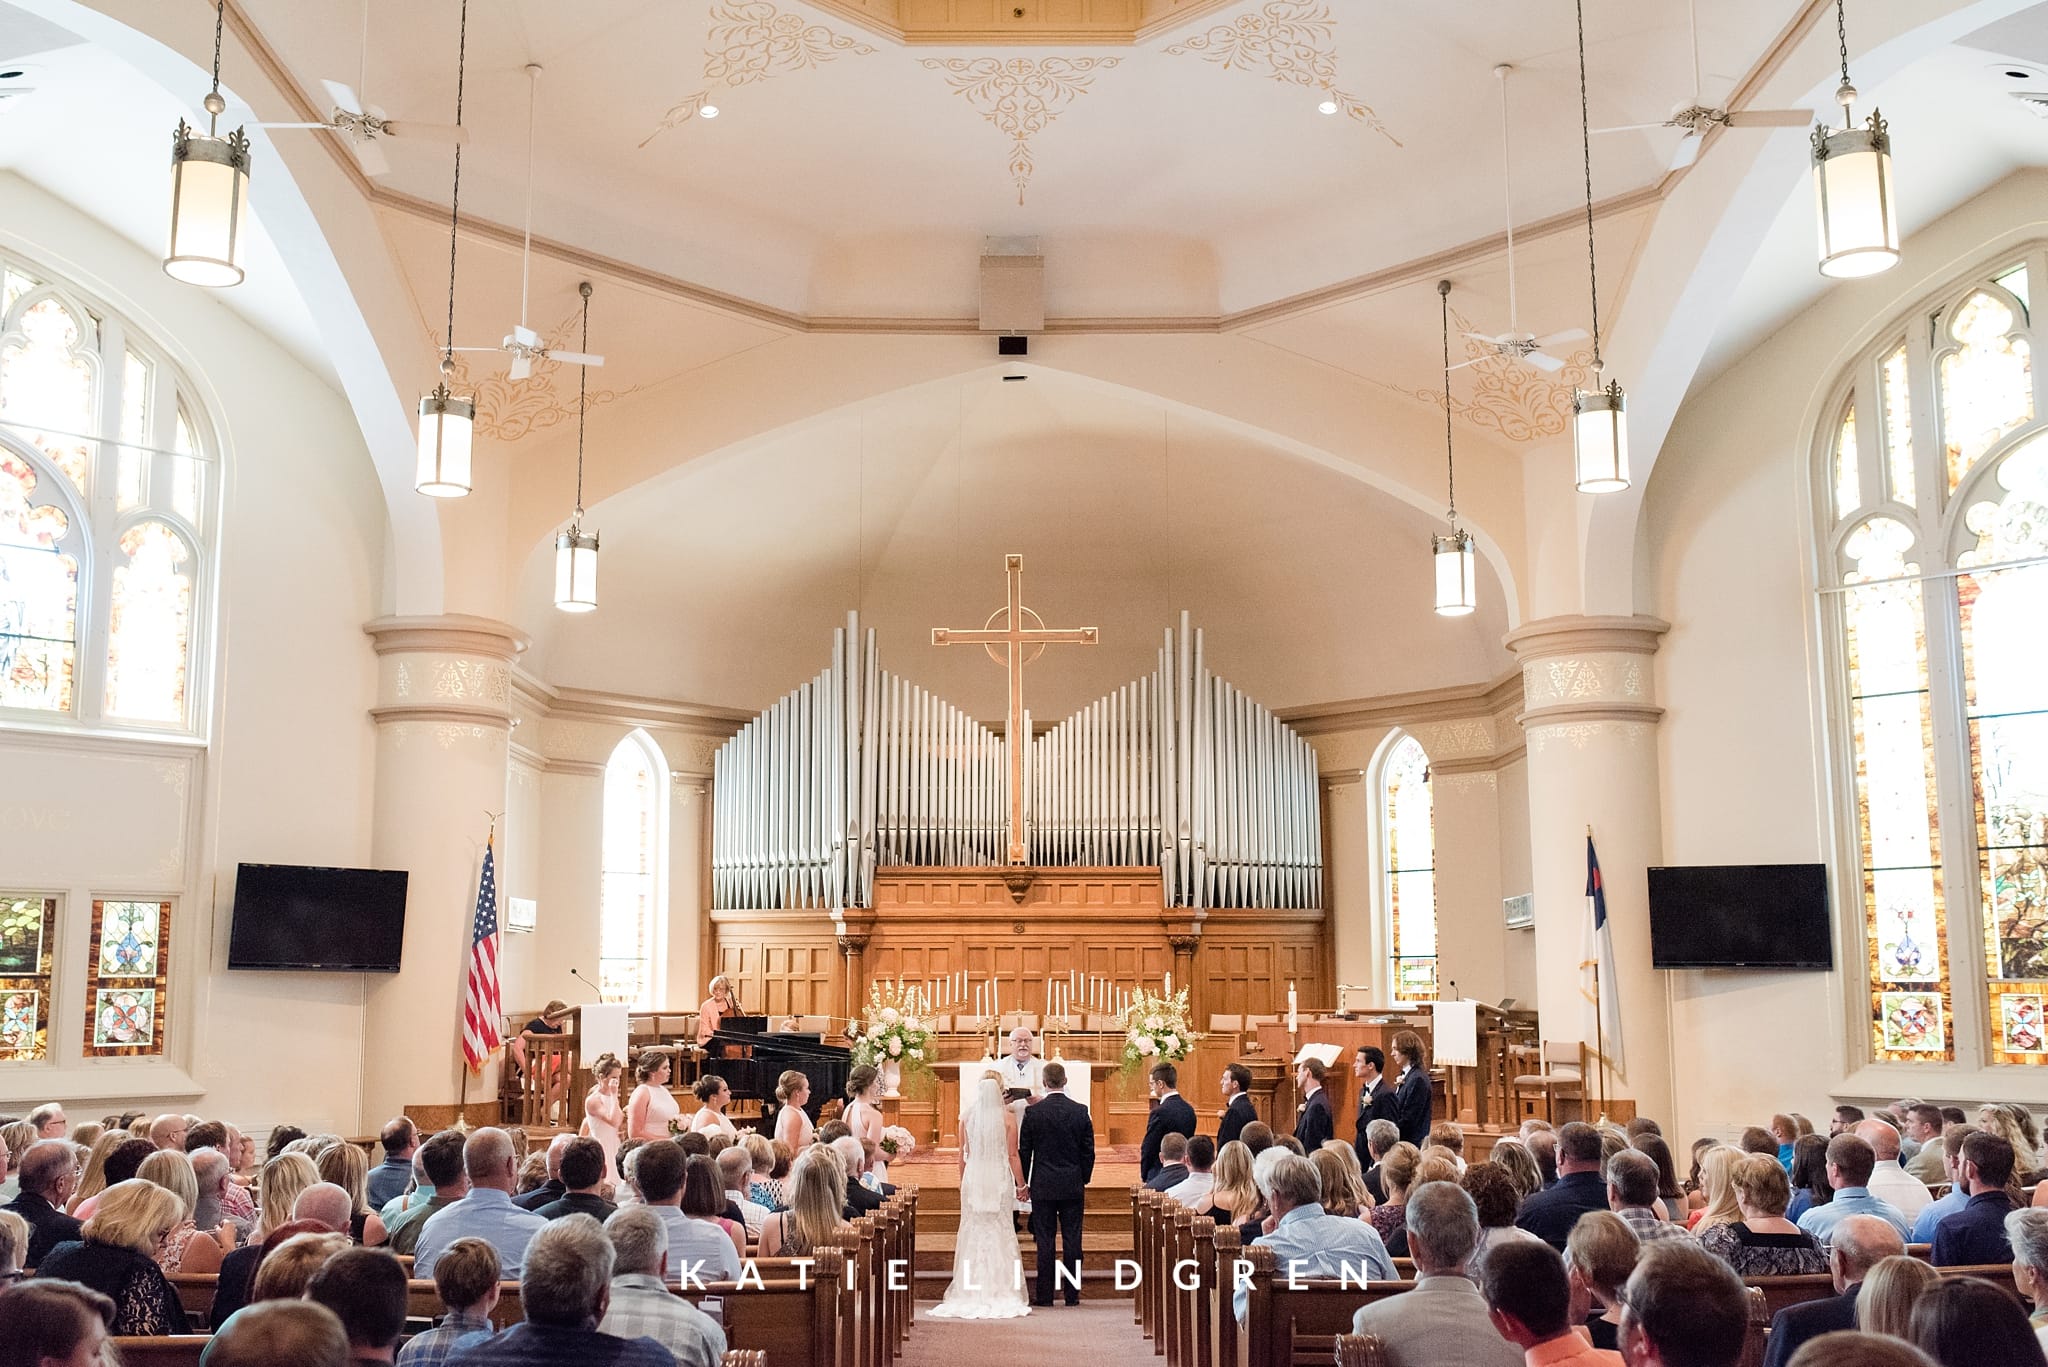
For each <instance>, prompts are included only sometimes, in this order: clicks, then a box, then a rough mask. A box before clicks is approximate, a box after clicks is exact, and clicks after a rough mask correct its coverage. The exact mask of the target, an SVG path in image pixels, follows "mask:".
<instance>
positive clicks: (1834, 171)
mask: <svg viewBox="0 0 2048 1367" xmlns="http://www.w3.org/2000/svg"><path fill="white" fill-rule="evenodd" d="M1835 33H1836V36H1837V38H1838V39H1839V41H1840V44H1841V50H1842V84H1841V85H1840V86H1839V87H1838V88H1837V89H1836V90H1835V103H1836V104H1838V105H1840V106H1841V107H1842V126H1841V127H1840V128H1837V129H1835V130H1833V131H1832V132H1830V131H1829V129H1828V127H1827V125H1826V124H1820V123H1817V124H1815V125H1814V126H1813V193H1814V200H1815V207H1816V209H1817V213H1816V217H1815V222H1816V224H1817V225H1818V227H1819V229H1820V273H1821V274H1822V275H1827V276H1833V277H1835V278H1837V279H1853V278H1855V277H1857V276H1863V275H1876V274H1878V273H1879V272H1880V271H1888V270H1890V269H1891V268H1892V267H1893V266H1896V265H1898V264H1899V210H1898V204H1897V202H1896V201H1895V200H1894V199H1893V196H1892V139H1891V129H1890V126H1889V125H1887V124H1886V123H1885V121H1884V115H1883V114H1881V113H1879V112H1878V111H1877V110H1875V109H1873V110H1871V111H1870V117H1869V119H1867V120H1865V121H1864V123H1863V126H1862V127H1860V128H1859V127H1858V126H1857V124H1856V118H1855V115H1854V114H1853V113H1852V112H1851V110H1852V108H1853V106H1854V105H1855V103H1856V87H1855V86H1854V85H1852V84H1850V82H1849V25H1848V19H1847V17H1846V15H1845V14H1844V12H1843V0H1835Z"/></svg>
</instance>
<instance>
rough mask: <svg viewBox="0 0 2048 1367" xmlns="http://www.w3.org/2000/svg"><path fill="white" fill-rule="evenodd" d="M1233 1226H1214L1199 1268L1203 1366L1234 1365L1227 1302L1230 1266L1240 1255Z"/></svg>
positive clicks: (1232, 1320) (1233, 1329)
mask: <svg viewBox="0 0 2048 1367" xmlns="http://www.w3.org/2000/svg"><path fill="white" fill-rule="evenodd" d="M1241 1238H1242V1236H1241V1235H1240V1234H1239V1233H1238V1231H1237V1226H1235V1225H1218V1226H1216V1233H1215V1236H1214V1237H1213V1239H1212V1240H1211V1242H1210V1257H1209V1260H1208V1262H1207V1263H1206V1264H1205V1265H1204V1266H1203V1268H1202V1289H1201V1295H1202V1298H1203V1299H1204V1300H1205V1301H1207V1302H1208V1304H1209V1357H1208V1361H1207V1362H1206V1363H1205V1364H1203V1367H1238V1353H1237V1347H1238V1345H1237V1307H1236V1306H1235V1305H1233V1304H1232V1302H1231V1275H1232V1274H1231V1269H1232V1268H1233V1267H1234V1266H1235V1265H1236V1263H1237V1260H1238V1259H1239V1258H1240V1257H1242V1256H1243V1255H1244V1249H1243V1247H1242V1246H1241V1244H1240V1239H1241Z"/></svg>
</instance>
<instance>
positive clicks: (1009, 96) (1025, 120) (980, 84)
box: [924, 57, 1118, 204]
mask: <svg viewBox="0 0 2048 1367" xmlns="http://www.w3.org/2000/svg"><path fill="white" fill-rule="evenodd" d="M1117 62H1118V59H1117V58H1115V57H1045V58H1030V57H1012V58H1010V59H1008V60H1007V61H1005V60H1003V59H1001V58H997V57H927V58H925V59H924V65H925V66H926V68H928V69H929V70H932V71H943V72H945V73H946V84H947V85H949V86H951V87H952V89H953V91H954V93H955V94H957V95H960V96H961V97H962V98H964V99H965V100H966V101H967V103H969V104H970V105H972V106H974V108H975V110H976V111H978V112H979V113H980V114H981V116H982V117H983V118H985V119H987V120H988V121H989V122H990V123H992V124H994V125H995V126H996V127H997V128H999V129H1001V130H1002V132H1003V134H1004V136H1006V137H1008V138H1009V139H1010V179H1011V181H1013V182H1014V183H1015V184H1016V186H1017V202H1018V203H1019V204H1022V203H1023V202H1024V191H1025V189H1026V188H1027V187H1028V186H1029V185H1030V184H1031V172H1032V171H1033V170H1034V169H1035V165H1036V163H1035V162H1034V161H1033V160H1032V156H1031V139H1032V138H1033V137H1034V136H1035V135H1037V134H1039V133H1042V132H1044V131H1045V129H1046V128H1047V127H1049V126H1050V125H1051V123H1052V121H1053V120H1054V119H1056V118H1058V117H1059V116H1060V112H1061V111H1062V110H1063V109H1065V108H1066V106H1068V105H1070V104H1072V103H1073V102H1074V101H1075V100H1078V99H1080V98H1081V97H1082V96H1083V95H1085V94H1087V93H1088V90H1089V87H1091V86H1092V85H1094V83H1095V73H1096V72H1097V71H1106V70H1108V69H1109V68H1111V67H1113V66H1115V65H1117Z"/></svg>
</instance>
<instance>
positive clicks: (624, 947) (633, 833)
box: [597, 736, 661, 1007]
mask: <svg viewBox="0 0 2048 1367" xmlns="http://www.w3.org/2000/svg"><path fill="white" fill-rule="evenodd" d="M659 782H660V778H659V776H658V775H657V774H656V772H655V769H654V765H653V762H652V761H651V760H650V758H649V757H648V754H647V751H646V749H645V747H644V746H642V744H641V743H640V742H639V741H638V740H636V739H635V738H633V737H630V736H629V737H627V738H626V739H625V740H623V741H621V742H620V743H619V746H618V748H617V749H616V750H614V751H613V752H612V757H611V760H610V762H609V763H607V764H606V765H605V771H604V866H603V872H602V878H601V883H600V887H599V893H598V964H597V978H598V984H599V991H600V992H601V993H602V994H603V996H604V998H605V1000H606V1001H613V1002H625V1003H627V1004H628V1005H632V1006H642V1007H644V1006H649V1005H652V1002H651V1000H650V998H651V995H652V993H653V988H654V982H653V971H652V969H653V960H654V926H655V917H656V915H657V914H658V909H657V908H656V906H655V904H654V903H655V889H656V886H657V860H658V857H659V852H660V838H661V832H660V830H659V829H658V826H659V820H660V812H661V803H660V796H661V794H660V790H659V788H658V787H657V786H656V785H657V784H658V783H659Z"/></svg>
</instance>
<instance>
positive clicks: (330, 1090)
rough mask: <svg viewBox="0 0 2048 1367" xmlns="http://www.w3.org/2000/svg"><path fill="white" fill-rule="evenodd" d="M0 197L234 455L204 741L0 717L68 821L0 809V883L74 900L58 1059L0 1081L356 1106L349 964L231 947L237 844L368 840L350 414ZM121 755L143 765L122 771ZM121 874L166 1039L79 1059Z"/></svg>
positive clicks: (255, 338)
mask: <svg viewBox="0 0 2048 1367" xmlns="http://www.w3.org/2000/svg"><path fill="white" fill-rule="evenodd" d="M0 195H4V198H5V200H6V203H7V207H8V212H7V216H6V218H5V219H4V221H0V242H5V243H6V244H7V245H8V246H9V247H10V248H12V249H13V250H16V251H18V252H20V253H21V254H22V255H24V256H26V257H29V258H31V259H34V260H39V261H41V262H43V263H45V264H46V265H47V266H48V267H49V268H50V269H51V270H52V271H53V272H57V273H60V274H63V275H66V276H68V277H70V278H71V279H73V280H74V281H75V282H76V283H77V284H78V285H79V286H80V287H81V288H82V289H84V290H86V291H87V292H89V293H93V294H96V295H98V296H99V297H100V298H102V299H103V300H105V301H106V302H107V304H108V305H109V306H110V307H112V308H114V309H115V310H117V311H118V312H120V313H122V314H124V315H125V316H126V317H127V318H128V319H129V320H130V321H131V323H132V324H133V325H134V326H136V327H138V328H141V329H143V330H145V331H147V332H148V333H149V334H150V335H151V336H152V338H153V339H154V340H155V341H157V342H158V343H159V344H161V345H163V346H164V347H165V348H166V349H168V350H169V351H170V352H171V354H172V355H173V356H174V357H175V358H176V359H177V360H178V361H179V363H180V365H181V366H182V367H183V369H184V370H185V373H186V375H187V377H188V378H189V379H191V380H192V381H193V383H194V384H195V386H197V388H198V390H199V391H200V393H202V394H203V395H204V396H205V400H206V403H207V406H208V408H209V411H210V413H211V415H212V417H213V420H214V422H215V425H216V426H217V428H218V429H219V431H220V432H221V434H222V444H223V448H224V475H225V478H224V480H223V481H222V485H223V488H222V507H221V511H220V518H221V522H220V525H221V528H222V539H221V547H220V560H219V570H220V575H219V582H220V584H221V591H220V603H219V618H218V628H217V635H216V636H215V637H214V639H215V641H216V642H217V644H218V651H217V672H216V675H215V678H216V689H215V697H214V699H213V707H212V712H211V719H210V722H209V725H210V731H211V743H210V744H209V745H207V746H206V748H205V749H204V750H203V751H200V750H196V749H193V748H191V747H183V748H180V747H164V746H160V745H151V744H146V743H141V742H136V741H133V740H127V739H120V740H109V741H94V742H91V743H89V744H81V743H80V742H77V741H67V740H64V739H61V738H60V739H56V740H49V739H40V738H30V737H27V736H24V735H22V734H21V733H19V732H9V731H0V773H8V774H11V775H22V774H24V772H25V770H26V769H27V767H28V765H29V764H30V763H31V760H30V758H29V757H30V756H34V757H35V760H34V762H36V763H39V764H40V765H41V766H42V771H43V772H47V773H50V774H51V775H53V782H54V783H55V784H56V785H57V786H55V787H54V788H45V789H44V790H43V792H44V793H45V795H46V796H47V801H45V802H44V803H43V804H42V805H44V806H45V807H46V808H48V809H49V814H51V815H54V816H57V817H59V818H62V817H64V816H65V814H66V813H67V812H68V813H69V816H70V818H71V820H72V825H71V833H70V836H69V838H68V839H66V840H64V841H62V842H53V841H50V840H48V839H44V838H40V837H38V836H37V835H36V834H35V832H34V831H33V830H32V829H27V828H24V827H23V826H21V825H18V824H11V823H0V883H6V884H8V885H10V886H18V885H20V884H21V883H23V882H24V881H25V882H27V883H28V884H29V885H30V886H34V887H38V888H44V889H48V890H50V891H56V892H59V893H61V894H62V895H63V896H64V897H65V899H66V905H65V910H64V913H63V927H62V931H61V938H60V948H59V955H58V959H57V964H56V972H57V977H58V982H59V990H58V992H57V994H56V995H57V1012H58V1014H57V1016H56V1017H55V1018H54V1019H53V1021H52V1032H53V1036H55V1037H56V1038H55V1040H54V1043H55V1044H56V1046H57V1048H56V1058H55V1060H54V1061H53V1062H52V1063H50V1064H48V1065H42V1064H38V1065H23V1066H20V1067H13V1066H10V1067H9V1068H7V1069H4V1070H0V1102H12V1101H21V1100H30V1101H35V1100H43V1099H47V1098H50V1097H56V1098H59V1099H62V1100H64V1101H65V1102H66V1103H67V1104H68V1105H69V1106H70V1107H71V1109H72V1110H73V1112H74V1114H76V1115H79V1116H86V1115H97V1114H98V1113H99V1112H100V1111H101V1110H102V1109H113V1108H115V1106H116V1104H117V1103H126V1102H129V1101H134V1102H138V1103H139V1102H142V1101H145V1100H148V1101H159V1100H161V1101H169V1100H177V1101H178V1102H179V1104H180V1105H181V1106H196V1107H198V1108H199V1109H201V1110H203V1111H205V1112H207V1113H209V1114H214V1115H219V1116H222V1117H225V1118H228V1119H231V1120H234V1121H236V1122H237V1123H240V1124H244V1125H246V1126H262V1125H266V1124H268V1123H270V1122H271V1121H273V1120H276V1119H281V1118H285V1117H290V1118H291V1119H293V1120H296V1121H298V1122H300V1123H304V1124H321V1125H332V1126H337V1127H341V1126H346V1127H349V1128H353V1126H354V1124H355V1121H356V1112H357V1095H358V1092H359V1088H360V1081H359V1079H360V1074H361V1067H360V1056H361V1048H360V1046H361V1034H362V1017H363V1011H362V1000H363V991H364V984H363V980H362V978H361V976H360V975H338V976H337V975H314V974H273V973H264V974H255V973H234V974H230V973H227V972H226V971H225V968H224V964H225V961H226V943H227V925H228V915H227V909H228V907H229V906H230V905H231V904H232V898H233V881H234V878H233V875H234V868H235V865H236V864H237V863H238V862H242V861H249V862H278V863H304V864H339V865H362V864H367V863H368V862H369V840H370V835H369V830H370V790H371V755H372V735H371V722H370V717H369V708H370V706H371V703H372V701H373V690H374V678H373V673H374V671H373V662H372V659H371V655H370V651H369V647H368V642H367V640H366V639H365V637H364V636H363V632H362V624H363V623H364V622H365V621H366V620H368V619H369V618H370V617H372V616H374V615H375V613H376V608H377V604H378V601H379V597H380V588H381V578H382V574H383V567H384V563H385V551H386V547H385V539H386V525H387V524H386V520H385V516H384V511H383V502H382V498H381V496H380V494H379V492H378V487H377V483H376V480H375V478H374V476H373V474H372V471H371V468H370V464H369V459H368V456H367V453H366V452H365V450H364V448H363V445H362V443H361V440H360V439H359V437H358V436H357V429H356V424H355V420H354V418H353V416H352V414H351V413H350V411H349V409H348V406H347V405H346V404H345V403H344V402H343V400H342V399H341V397H340V396H339V395H338V394H336V393H335V392H334V391H333V390H332V389H330V388H328V387H327V386H326V385H325V384H323V383H322V382H321V381H319V380H318V379H316V378H315V377H314V376H313V375H311V374H310V373H309V372H308V371H306V370H305V369H304V368H303V367H302V366H300V365H299V364H298V363H296V362H295V361H293V360H291V359H289V358H288V357H287V356H286V354H285V353H284V351H283V349H282V348H281V347H279V346H278V345H277V344H276V343H275V342H273V341H272V340H270V339H269V338H268V337H266V336H264V335H263V334H261V333H259V332H258V331H256V330H255V329H254V328H253V327H251V326H250V325H249V324H248V323H246V322H244V321H243V320H242V319H241V318H239V317H238V316H237V315H236V314H234V313H233V312H232V311H230V310H229V309H227V308H225V307H223V306H222V305H221V304H220V302H219V301H218V299H217V298H216V297H215V296H213V295H211V294H209V293H207V292H205V291H203V290H197V289H193V288H190V287H187V286H183V285H180V284H177V283H176V282H174V281H172V280H170V279H169V278H168V277H166V276H165V275H164V274H163V272H162V269H161V268H160V266H159V265H158V263H157V262H156V260H155V259H154V258H152V257H151V256H149V255H147V254H146V253H144V252H141V251H139V250H137V249H136V248H135V247H134V246H132V245H130V244H129V243H128V242H126V241H125V240H123V239H121V238H119V237H117V236H115V235H114V234H113V233H111V232H109V231H108V230H106V229H105V228H104V227H102V226H100V225H99V224H98V223H96V222H94V221H93V220H91V219H89V218H87V217H85V216H83V215H81V214H79V213H77V212H76V211H74V210H72V209H70V208H69V207H68V206H66V205H64V204H62V203H60V202H58V201H57V200H55V199H53V198H51V197H49V196H48V195H46V194H44V193H43V192H41V191H39V190H37V189H35V188H34V187H32V186H30V185H28V184H27V183H25V182H23V181H20V180H18V179H16V178H14V177H11V176H9V177H6V178H5V179H4V182H0ZM123 770H126V771H128V776H129V777H130V779H131V780H133V779H134V776H135V775H137V774H142V773H150V774H154V775H155V777H154V778H153V779H151V780H150V781H146V782H145V781H128V782H121V781H118V780H119V779H120V778H121V777H122V772H121V771H123ZM180 772H182V773H183V775H184V776H183V777H180ZM67 784H69V785H72V790H71V791H67V790H66V788H65V785H67ZM9 786H10V787H12V786H14V785H13V783H12V781H10V783H9ZM156 838H162V839H163V841H164V844H165V848H164V849H163V851H162V852H161V854H160V855H153V856H152V861H153V862H152V863H151V864H150V865H148V866H145V867H140V868H138V867H137V866H136V865H137V846H138V842H146V841H148V840H151V839H156ZM122 890H125V891H132V892H137V893H145V894H161V895H166V896H169V897H171V898H173V899H174V901H175V902H176V904H177V905H176V910H175V913H174V918H173V939H172V957H171V963H170V972H171V981H172V987H171V994H172V995H171V1016H170V1020H169V1023H168V1026H167V1030H166V1038H167V1043H168V1048H169V1051H170V1053H169V1057H168V1058H167V1059H166V1060H164V1061H162V1062H154V1063H152V1062H145V1061H140V1060H120V1061H113V1062H111V1063H108V1062H96V1063H95V1064H93V1065H91V1066H90V1067H84V1066H81V1065H80V1064H79V1063H78V1062H77V1057H78V1050H77V1042H78V1038H79V1035H80V1033H81V1031H82V1028H83V1027H82V1020H83V1013H84V997H83V992H82V989H81V987H80V981H81V978H82V973H83V967H82V964H83V959H84V956H85V948H86V937H87V931H88V926H87V921H88V917H89V904H90V898H91V897H92V896H93V895H94V894H95V893H96V892H102V893H103V892H113V891H122ZM451 1046H452V1042H451ZM117 1079H118V1081H117Z"/></svg>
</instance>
